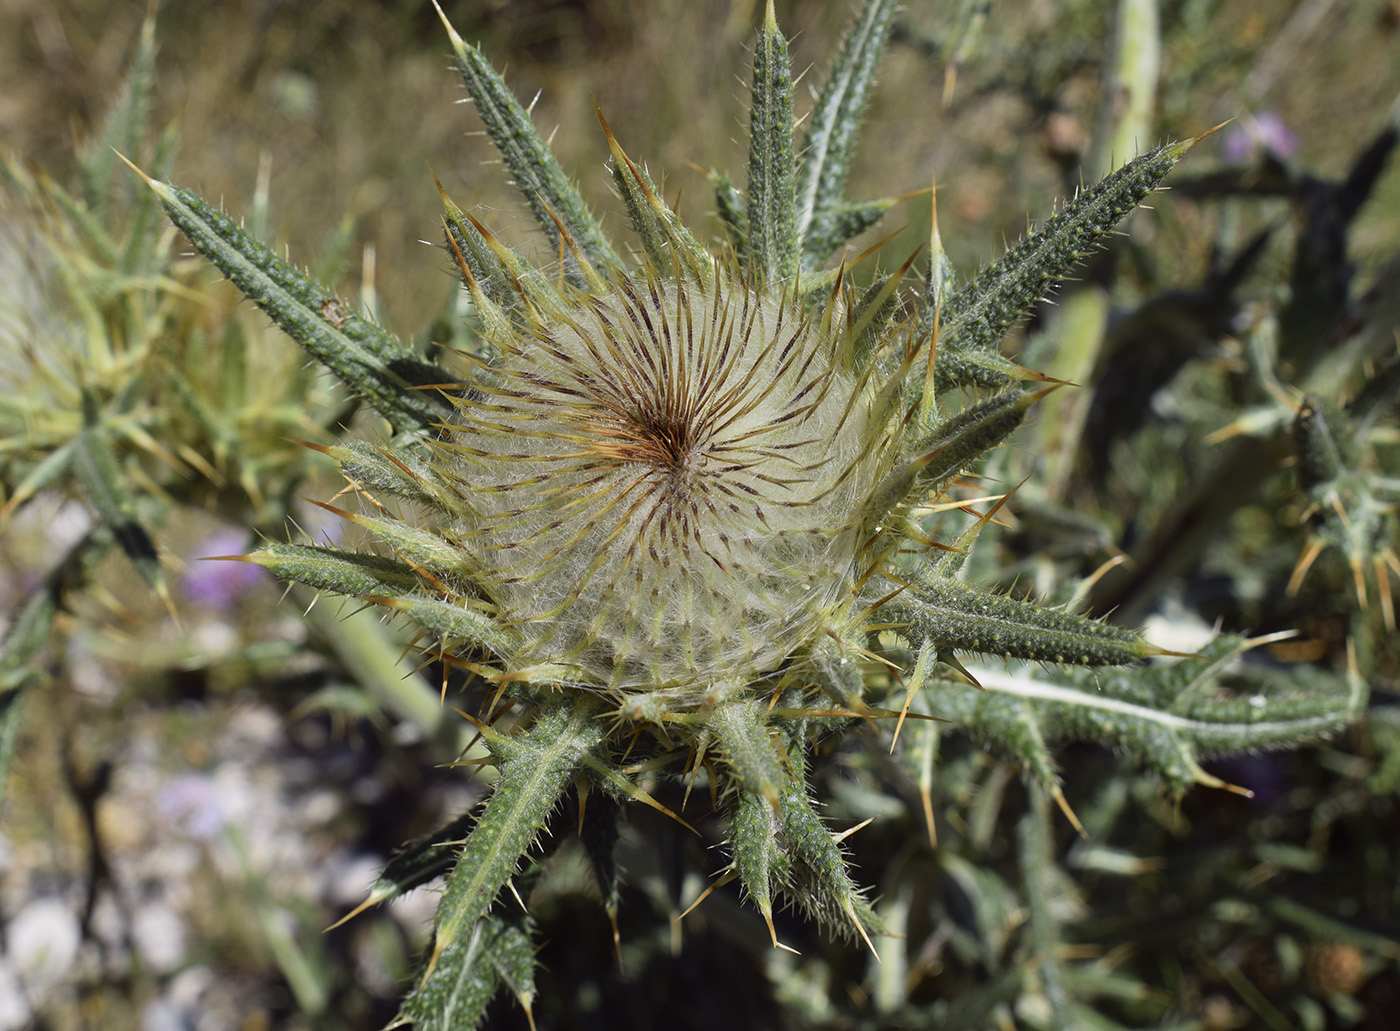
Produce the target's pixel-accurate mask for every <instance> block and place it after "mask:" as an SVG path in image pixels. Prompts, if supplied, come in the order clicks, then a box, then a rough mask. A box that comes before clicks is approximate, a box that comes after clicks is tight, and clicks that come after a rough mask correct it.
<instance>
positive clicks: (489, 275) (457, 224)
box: [442, 194, 525, 308]
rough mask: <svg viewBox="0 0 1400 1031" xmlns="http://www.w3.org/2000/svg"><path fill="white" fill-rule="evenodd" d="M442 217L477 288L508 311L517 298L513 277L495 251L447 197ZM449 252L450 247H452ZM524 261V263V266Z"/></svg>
mask: <svg viewBox="0 0 1400 1031" xmlns="http://www.w3.org/2000/svg"><path fill="white" fill-rule="evenodd" d="M442 206H443V217H444V218H445V219H446V220H447V227H446V232H447V234H448V236H449V237H450V238H451V240H452V243H455V244H456V250H457V252H458V253H460V254H461V255H462V260H464V261H465V262H466V263H467V267H468V268H469V269H470V270H471V274H472V276H473V278H474V279H475V280H476V283H477V286H479V287H480V288H481V291H482V292H483V293H484V294H486V296H487V297H489V298H490V299H491V300H492V301H493V302H494V303H496V304H497V305H500V306H501V307H503V308H509V307H510V306H511V301H512V299H513V298H514V296H515V290H514V288H513V287H512V286H511V284H510V273H509V272H508V271H507V269H506V266H505V264H504V263H503V262H502V261H501V259H500V257H499V256H498V255H497V253H496V251H495V250H493V249H492V248H491V246H490V245H489V244H488V243H487V242H486V238H485V237H484V236H482V235H481V231H480V230H479V229H477V227H476V226H475V225H473V224H472V220H471V219H469V218H468V217H467V215H466V212H464V211H463V210H462V209H461V208H459V207H458V206H457V205H456V204H455V203H454V202H453V201H452V200H451V199H450V198H449V197H448V196H447V195H446V194H443V198H442ZM449 250H451V247H450V246H449ZM524 263H525V262H524V259H521V264H522V265H523V264H524Z"/></svg>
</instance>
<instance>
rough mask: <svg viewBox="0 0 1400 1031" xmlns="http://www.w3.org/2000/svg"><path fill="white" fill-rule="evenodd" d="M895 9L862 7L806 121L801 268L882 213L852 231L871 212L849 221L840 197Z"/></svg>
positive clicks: (880, 1)
mask: <svg viewBox="0 0 1400 1031" xmlns="http://www.w3.org/2000/svg"><path fill="white" fill-rule="evenodd" d="M897 7H898V3H897V2H896V0H869V2H868V3H866V5H865V7H864V8H862V10H861V11H860V13H859V14H858V15H857V16H856V18H855V20H854V21H853V22H852V23H851V25H850V27H849V28H848V29H847V30H846V34H845V36H844V37H843V38H842V40H841V44H840V47H839V49H838V51H837V55H836V61H835V63H834V64H833V65H832V69H831V72H830V74H829V75H828V76H827V79H826V83H825V84H824V85H823V86H822V89H821V92H820V93H819V94H818V96H817V103H816V107H815V108H813V110H812V112H811V114H809V115H808V116H807V118H806V126H807V131H806V135H805V137H804V138H803V146H802V153H801V157H800V161H799V167H798V172H797V177H796V184H795V190H796V193H795V196H796V205H797V234H798V236H799V237H800V238H801V240H802V258H803V267H804V268H805V269H812V268H816V267H817V266H818V265H820V264H821V263H822V262H823V261H825V260H826V259H827V258H828V257H829V256H830V255H831V253H832V251H834V250H835V249H836V248H837V247H839V246H840V245H841V244H842V243H844V242H845V241H846V240H849V239H850V238H851V237H852V236H854V235H855V234H856V233H858V232H860V231H862V230H863V229H865V228H866V227H867V226H869V225H870V224H872V223H873V222H874V221H875V219H877V218H879V214H883V209H882V210H881V211H880V213H879V214H876V215H875V216H874V217H873V218H870V219H869V220H868V221H866V222H865V224H864V225H859V228H853V227H854V226H856V225H858V224H859V222H860V221H861V220H862V218H863V216H865V215H866V214H868V213H869V212H870V210H871V209H870V207H869V205H868V204H867V205H866V206H865V207H864V208H863V209H862V210H861V211H860V214H858V215H856V216H855V217H854V218H852V217H851V214H852V212H851V208H852V207H853V206H851V205H847V204H846V203H845V202H844V201H843V199H842V195H843V193H844V192H845V189H846V179H847V177H848V176H849V174H850V170H851V161H852V158H853V157H854V155H855V145H856V134H857V131H858V130H859V128H860V123H861V119H862V117H863V116H864V114H865V107H866V103H867V102H868V101H869V99H870V88H871V86H872V84H873V83H874V80H875V69H876V68H877V67H878V66H879V63H880V58H881V56H882V55H883V54H884V52H885V43H886V41H887V40H888V39H889V32H890V23H891V22H892V21H893V19H894V12H895V9H896V8H897ZM880 203H881V202H878V201H877V202H875V204H876V205H879V204H880ZM885 206H886V207H888V204H886V205H885ZM854 207H859V206H854Z"/></svg>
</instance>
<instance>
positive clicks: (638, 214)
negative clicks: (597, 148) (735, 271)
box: [598, 110, 712, 280]
mask: <svg viewBox="0 0 1400 1031" xmlns="http://www.w3.org/2000/svg"><path fill="white" fill-rule="evenodd" d="M598 121H600V122H602V125H603V134H604V135H605V136H607V138H608V148H609V150H611V151H612V159H613V169H612V171H613V182H615V183H616V184H617V190H618V193H620V194H621V195H622V203H623V204H624V205H625V206H626V208H627V217H628V218H629V219H630V220H631V222H632V229H633V231H634V232H635V233H636V234H637V236H638V237H640V238H641V241H642V249H643V250H645V251H646V254H647V258H648V259H649V260H650V261H651V264H652V267H653V268H655V269H656V270H657V271H658V272H659V273H661V274H662V275H664V276H670V275H671V274H672V272H673V268H674V270H675V271H677V272H679V273H681V274H684V275H687V276H690V277H692V278H695V279H701V280H705V279H708V278H709V276H710V274H711V266H712V259H711V258H710V254H709V252H708V251H706V250H705V248H704V247H702V246H700V244H699V242H698V241H697V240H696V239H695V237H693V236H691V235H690V230H689V229H687V228H686V227H685V225H684V224H683V223H682V222H681V220H680V219H679V218H677V217H676V214H675V212H673V211H672V210H671V209H670V207H669V206H668V205H667V204H666V202H665V201H664V200H662V199H661V195H660V194H659V193H658V192H657V189H656V184H655V183H653V182H652V181H651V176H649V175H648V174H647V171H646V169H645V168H643V167H641V166H640V165H637V164H636V163H635V162H633V161H632V159H631V158H629V157H628V156H627V155H626V154H625V153H624V152H623V150H622V147H621V145H620V144H619V143H618V142H617V140H616V138H614V136H613V134H612V130H611V129H609V128H608V123H607V121H606V119H604V118H603V112H602V111H601V110H600V111H599V112H598Z"/></svg>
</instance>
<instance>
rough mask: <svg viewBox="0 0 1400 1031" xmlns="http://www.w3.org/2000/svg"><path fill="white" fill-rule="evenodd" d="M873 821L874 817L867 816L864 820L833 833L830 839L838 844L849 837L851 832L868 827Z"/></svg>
mask: <svg viewBox="0 0 1400 1031" xmlns="http://www.w3.org/2000/svg"><path fill="white" fill-rule="evenodd" d="M874 822H875V817H873V816H872V817H869V818H868V819H866V820H862V821H861V822H860V823H858V824H856V825H855V826H854V827H847V828H846V829H845V830H843V831H841V832H840V833H839V834H833V835H832V836H831V840H832V841H834V842H836V844H838V845H839V844H841V842H843V841H845V840H846V839H847V838H849V837H850V836H851V835H852V834H854V833H855V832H856V831H862V830H865V828H867V827H869V826H870V825H871V824H872V823H874Z"/></svg>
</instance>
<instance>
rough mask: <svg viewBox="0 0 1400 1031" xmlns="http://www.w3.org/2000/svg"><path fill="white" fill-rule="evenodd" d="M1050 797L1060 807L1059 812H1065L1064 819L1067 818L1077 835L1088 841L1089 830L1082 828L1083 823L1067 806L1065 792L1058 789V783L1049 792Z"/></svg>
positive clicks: (1067, 801)
mask: <svg viewBox="0 0 1400 1031" xmlns="http://www.w3.org/2000/svg"><path fill="white" fill-rule="evenodd" d="M1050 797H1051V798H1053V799H1054V800H1055V804H1056V805H1057V806H1059V807H1060V812H1062V813H1064V814H1065V819H1067V820H1069V822H1070V824H1071V825H1072V826H1073V827H1074V829H1075V830H1076V831H1078V832H1079V836H1080V837H1081V838H1083V839H1084V840H1085V841H1088V840H1089V832H1088V831H1086V830H1085V829H1084V825H1083V824H1082V823H1080V822H1079V817H1078V816H1076V815H1075V814H1074V810H1073V809H1071V808H1070V807H1069V800H1068V799H1067V798H1065V793H1064V792H1063V791H1061V790H1060V785H1058V784H1056V785H1055V787H1054V789H1053V790H1052V791H1051V792H1050Z"/></svg>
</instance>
